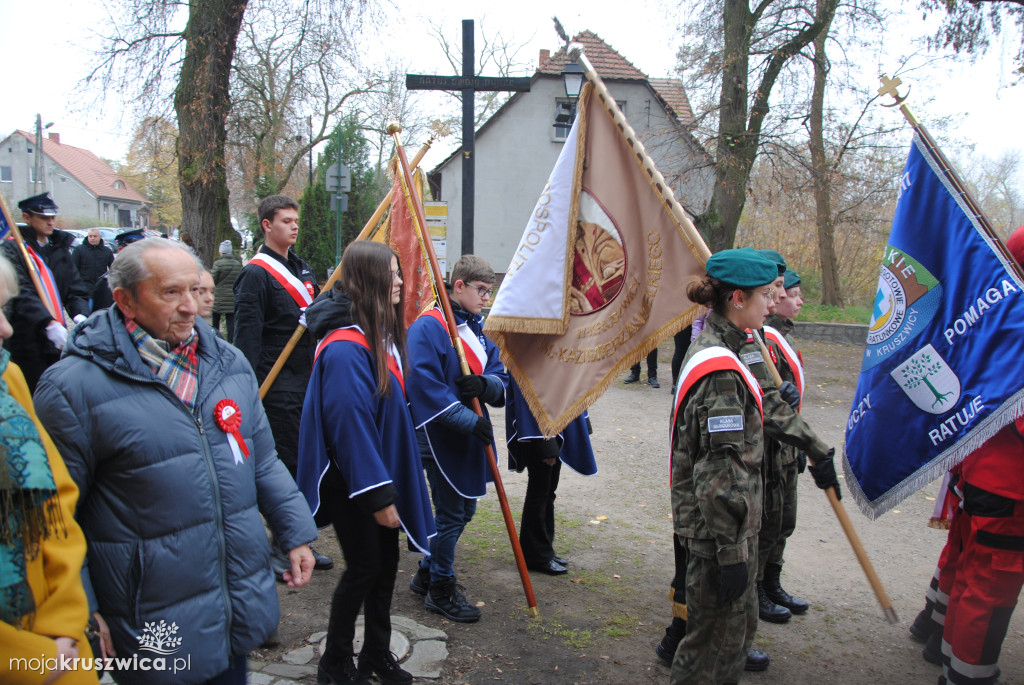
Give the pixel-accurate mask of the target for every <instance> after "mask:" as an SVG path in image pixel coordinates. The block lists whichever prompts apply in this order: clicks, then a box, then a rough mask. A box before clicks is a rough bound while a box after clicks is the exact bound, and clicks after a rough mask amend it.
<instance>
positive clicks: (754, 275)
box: [706, 247, 779, 290]
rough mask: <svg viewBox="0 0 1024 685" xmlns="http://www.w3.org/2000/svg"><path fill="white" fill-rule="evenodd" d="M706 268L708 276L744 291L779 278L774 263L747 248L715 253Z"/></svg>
mask: <svg viewBox="0 0 1024 685" xmlns="http://www.w3.org/2000/svg"><path fill="white" fill-rule="evenodd" d="M706 268H707V272H708V276H711V277H712V278H715V279H717V280H719V281H721V282H723V283H726V284H728V285H732V286H736V287H737V288H742V289H744V290H749V289H751V288H756V287H757V286H759V285H767V284H769V283H771V282H772V281H774V280H775V279H776V278H778V277H779V270H778V268H777V267H776V266H775V262H773V261H770V260H768V259H766V258H765V257H763V256H762V255H760V254H758V252H757V251H756V250H752V249H750V248H749V247H741V248H739V249H735V250H722V251H721V252H716V253H715V254H713V255H711V257H710V258H709V259H708V263H707V267H706Z"/></svg>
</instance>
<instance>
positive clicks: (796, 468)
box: [758, 269, 808, 619]
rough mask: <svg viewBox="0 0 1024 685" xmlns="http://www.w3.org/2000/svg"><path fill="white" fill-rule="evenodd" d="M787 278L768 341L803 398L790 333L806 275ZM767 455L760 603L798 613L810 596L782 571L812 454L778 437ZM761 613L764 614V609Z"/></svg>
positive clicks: (770, 322)
mask: <svg viewBox="0 0 1024 685" xmlns="http://www.w3.org/2000/svg"><path fill="white" fill-rule="evenodd" d="M784 278H785V280H784V283H783V288H784V292H785V297H781V298H780V299H779V300H778V302H777V303H776V306H775V311H774V312H772V313H771V314H769V315H768V320H767V321H765V343H766V344H767V345H768V346H769V348H770V349H771V352H772V355H773V356H774V361H775V366H776V368H778V370H779V375H780V376H782V379H783V380H784V381H789V382H790V383H793V384H795V385H796V386H797V389H798V391H799V392H800V396H801V398H802V397H803V390H804V387H805V384H804V378H803V368H802V367H803V362H802V360H801V359H800V356H799V352H797V351H796V348H795V346H794V345H793V341H792V338H791V337H790V334H791V333H792V331H793V318H794V317H795V316H796V315H797V314H798V313H799V312H800V307H801V306H802V305H803V298H802V297H801V296H800V276H798V275H797V273H796V272H795V271H793V270H792V269H786V272H785V274H784ZM780 338H781V339H780ZM798 410H799V409H798ZM765 459H766V461H768V462H769V463H772V464H774V465H775V469H774V470H773V471H769V472H767V473H766V476H769V477H770V476H772V475H773V474H774V475H775V476H776V477H775V479H774V480H775V483H773V484H772V485H769V481H768V480H766V481H765V508H764V517H763V518H762V520H761V537H760V540H759V542H758V566H759V567H760V568H759V572H758V580H759V582H760V583H761V586H760V588H759V593H758V606H759V608H760V610H761V611H762V612H763V611H764V607H766V606H767V605H775V606H777V607H782V608H785V609H787V610H789V611H790V612H791V613H793V614H802V613H804V612H806V611H807V608H808V604H807V602H805V601H804V600H802V599H800V598H799V597H794V596H792V595H790V594H789V593H788V592H786V590H785V589H784V588H783V587H782V583H781V582H780V576H781V574H782V563H783V554H784V552H785V550H786V540H787V539H789V536H790V535H792V534H793V531H794V530H795V529H796V509H797V477H798V475H799V474H801V473H803V472H804V469H805V468H806V467H807V457H806V455H804V454H803V453H802V452H800V450H798V449H797V448H796V447H793V446H791V445H785V444H783V443H778V442H774V441H772V442H771V443H770V445H766V447H765ZM769 489H774V493H775V497H774V498H773V499H772V503H771V504H772V506H769V498H768V491H769ZM761 618H762V619H764V615H763V613H762V615H761Z"/></svg>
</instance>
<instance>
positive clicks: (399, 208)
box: [383, 169, 434, 328]
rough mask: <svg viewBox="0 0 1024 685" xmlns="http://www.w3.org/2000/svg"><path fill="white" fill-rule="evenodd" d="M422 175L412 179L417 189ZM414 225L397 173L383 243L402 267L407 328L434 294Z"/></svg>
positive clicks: (407, 200) (414, 218)
mask: <svg viewBox="0 0 1024 685" xmlns="http://www.w3.org/2000/svg"><path fill="white" fill-rule="evenodd" d="M422 175H423V172H422V171H420V170H419V169H417V170H416V175H415V176H414V181H416V185H420V181H421V178H420V177H421V176H422ZM414 192H416V193H417V195H419V196H422V191H420V190H419V189H418V188H417V189H415V190H414ZM415 221H416V215H415V214H414V212H413V210H412V207H411V206H410V198H409V197H407V196H406V193H405V186H404V184H403V183H402V174H401V173H400V172H399V173H396V174H395V182H394V186H393V187H392V194H391V210H390V211H389V213H388V222H387V226H386V227H385V229H384V231H383V233H384V235H383V240H384V242H386V243H387V244H388V246H389V247H390V248H391V249H392V250H394V251H395V252H396V253H397V254H398V263H399V265H400V266H401V267H402V280H403V281H405V285H404V286H403V288H404V289H405V326H406V328H408V327H409V326H410V325H411V324H412V322H413V321H415V320H416V318H417V317H418V316H419V315H420V312H422V311H423V310H424V309H425V308H426V307H427V305H428V304H429V303H431V302H432V301H433V299H434V293H433V290H432V289H431V287H430V266H429V265H428V264H427V262H426V258H425V257H424V256H423V248H422V246H421V245H420V242H419V238H417V233H416V225H415V223H414V222H415ZM420 228H421V229H422V235H424V236H425V238H426V239H427V240H429V239H430V237H429V236H428V235H427V234H426V228H425V227H422V226H421V227H420Z"/></svg>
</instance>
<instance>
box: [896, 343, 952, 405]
mask: <svg viewBox="0 0 1024 685" xmlns="http://www.w3.org/2000/svg"><path fill="white" fill-rule="evenodd" d="M889 375H890V376H892V378H893V380H894V381H896V382H897V383H899V386H900V387H901V388H903V392H905V393H906V394H907V397H909V398H910V399H911V400H913V402H914V404H916V405H917V406H918V408H920V409H922V410H923V411H926V412H928V413H929V414H945V413H946V412H948V411H950V410H952V409H953V407H955V406H956V405H957V402H959V401H960V379H959V378H957V375H956V374H955V373H954V372H953V369H951V368H950V367H949V364H947V363H946V360H945V359H943V358H942V357H941V356H939V353H938V352H936V351H935V348H934V347H932V346H931V344H930V343H929V344H928V345H925V346H924V347H922V348H921V349H920V350H918V351H917V352H916V353H914V355H913V356H911V357H910V359H908V360H907V361H905V362H903V363H902V364H900V365H899V366H897V367H896V368H895V369H893V370H892V371H891V372H890V373H889Z"/></svg>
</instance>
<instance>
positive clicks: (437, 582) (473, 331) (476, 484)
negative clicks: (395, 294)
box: [406, 255, 508, 623]
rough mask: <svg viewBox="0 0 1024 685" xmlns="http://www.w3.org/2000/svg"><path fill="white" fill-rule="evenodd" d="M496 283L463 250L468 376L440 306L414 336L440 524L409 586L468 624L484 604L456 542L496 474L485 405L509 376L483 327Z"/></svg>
mask: <svg viewBox="0 0 1024 685" xmlns="http://www.w3.org/2000/svg"><path fill="white" fill-rule="evenodd" d="M494 281H495V277H494V270H493V269H491V267H490V265H489V264H488V263H487V262H486V261H485V260H483V259H481V258H480V257H476V256H474V255H463V256H462V257H461V258H459V261H458V262H456V263H455V267H454V268H453V269H452V275H451V289H450V299H451V303H452V309H453V311H454V314H455V320H456V322H457V323H458V332H459V337H460V338H461V340H462V344H463V348H464V349H465V352H466V360H467V361H468V362H469V367H470V370H471V371H472V373H471V374H470V375H468V376H463V375H462V370H461V367H460V364H459V357H458V354H457V353H456V351H455V348H454V347H452V342H451V338H450V337H449V335H448V330H447V328H446V326H445V324H444V315H443V314H442V313H441V311H440V310H439V309H437V308H434V309H432V310H429V311H427V312H425V313H424V314H422V315H421V316H420V317H419V318H418V319H417V320H416V321H414V322H413V324H412V326H410V327H409V333H408V336H407V338H406V349H407V353H408V355H409V376H408V378H407V379H406V390H407V391H408V394H409V408H410V409H411V410H412V417H413V422H414V423H415V424H416V433H417V436H416V437H417V438H418V440H419V443H420V455H421V456H422V457H423V467H424V468H425V469H426V471H427V482H429V483H430V492H431V496H432V497H433V500H434V522H435V524H436V526H437V536H436V537H434V539H433V540H431V543H430V556H429V557H428V558H427V559H425V560H424V561H423V563H422V564H421V565H420V568H419V571H418V572H417V573H416V575H415V577H414V578H413V580H412V582H411V583H410V584H409V587H410V589H411V590H412V591H413V592H415V593H417V594H421V595H426V598H425V599H424V601H423V605H424V606H425V607H426V608H427V609H428V610H430V611H434V612H436V613H439V614H442V615H443V616H445V617H446V618H448V619H449V620H452V621H458V622H461V623H471V622H473V621H477V620H479V619H480V610H479V609H477V608H476V607H475V606H472V605H470V603H469V602H468V601H467V600H466V598H465V596H464V595H463V594H462V592H461V591H460V590H459V588H458V586H457V585H456V582H455V569H454V561H455V545H456V543H458V541H459V537H460V536H461V535H462V531H463V530H464V529H465V528H466V525H467V524H468V523H469V522H470V520H471V519H472V518H473V514H474V513H475V512H476V500H477V499H479V498H480V497H483V496H484V495H486V494H487V483H488V481H490V480H492V477H491V475H490V473H489V472H488V466H487V455H486V452H485V446H486V445H489V444H492V443H493V442H494V434H493V430H492V428H491V422H490V420H489V418H488V415H487V409H486V407H485V406H484V405H485V404H490V405H491V406H495V407H500V406H502V405H504V404H505V385H506V383H507V382H508V375H507V374H506V372H505V367H504V366H503V365H502V363H501V360H500V359H499V357H498V348H497V346H495V344H494V343H493V342H491V341H490V340H489V339H488V338H487V337H486V336H485V335H484V333H483V317H482V316H481V315H480V312H481V311H483V307H484V304H486V303H487V302H489V301H490V299H491V291H492V289H493V287H494ZM474 397H477V398H479V399H480V404H481V406H482V407H483V414H484V415H483V416H482V417H481V416H477V415H476V413H475V412H474V411H473V410H472V409H470V405H471V400H472V399H473V398H474Z"/></svg>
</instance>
